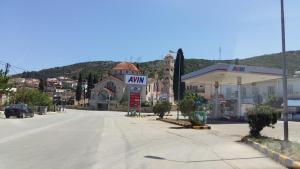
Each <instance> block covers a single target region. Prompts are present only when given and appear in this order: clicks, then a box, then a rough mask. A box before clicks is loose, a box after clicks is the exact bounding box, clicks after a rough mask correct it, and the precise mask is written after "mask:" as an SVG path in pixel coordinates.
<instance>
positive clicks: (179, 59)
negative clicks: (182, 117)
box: [176, 52, 181, 120]
mask: <svg viewBox="0 0 300 169" xmlns="http://www.w3.org/2000/svg"><path fill="white" fill-rule="evenodd" d="M177 54H179V57H178V86H177V92H178V94H177V102H178V106H179V102H180V87H181V86H180V85H181V75H180V65H181V53H178V52H177ZM176 119H177V120H179V108H177V118H176Z"/></svg>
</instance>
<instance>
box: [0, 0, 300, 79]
mask: <svg viewBox="0 0 300 169" xmlns="http://www.w3.org/2000/svg"><path fill="white" fill-rule="evenodd" d="M299 8H300V1H299V0H285V10H286V40H287V50H298V49H300V46H299V45H300V29H299V28H300V11H299ZM219 46H222V59H234V58H246V57H251V56H256V55H262V54H269V53H276V52H280V51H281V41H280V0H126V1H125V0H0V61H1V62H9V63H11V64H13V65H15V66H18V67H21V68H24V69H26V70H39V69H43V68H49V67H55V66H62V65H68V64H73V63H77V62H84V61H94V60H114V61H130V60H132V61H148V60H154V59H161V58H162V57H163V55H165V54H166V53H167V52H168V51H169V49H172V50H174V51H176V50H177V49H178V48H183V51H184V54H185V57H186V58H203V59H218V58H219V56H218V48H219ZM1 62H0V63H1ZM0 66H1V67H3V65H0ZM1 67H0V68H1ZM13 69H14V70H13V71H14V72H21V71H22V70H20V69H17V68H13ZM14 72H12V73H14Z"/></svg>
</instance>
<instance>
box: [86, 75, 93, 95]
mask: <svg viewBox="0 0 300 169" xmlns="http://www.w3.org/2000/svg"><path fill="white" fill-rule="evenodd" d="M92 88H94V83H93V78H92V73H90V74H89V77H88V81H87V95H86V97H87V98H88V99H90V98H91V91H92Z"/></svg>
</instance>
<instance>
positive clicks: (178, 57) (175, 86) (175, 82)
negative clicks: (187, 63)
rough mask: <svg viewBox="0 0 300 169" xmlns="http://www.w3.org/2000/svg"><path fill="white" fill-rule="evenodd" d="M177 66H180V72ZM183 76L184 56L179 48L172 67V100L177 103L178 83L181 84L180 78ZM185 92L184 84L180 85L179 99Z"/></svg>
mask: <svg viewBox="0 0 300 169" xmlns="http://www.w3.org/2000/svg"><path fill="white" fill-rule="evenodd" d="M179 60H180V63H179ZM179 65H180V72H179ZM179 75H180V76H179ZM182 75H184V55H183V51H182V49H181V48H179V49H178V51H177V55H176V60H175V65H174V76H173V92H174V99H175V100H176V101H178V99H177V98H178V82H179V81H180V82H181V76H182ZM184 91H185V83H184V82H181V83H180V95H179V96H180V99H182V98H183V94H184Z"/></svg>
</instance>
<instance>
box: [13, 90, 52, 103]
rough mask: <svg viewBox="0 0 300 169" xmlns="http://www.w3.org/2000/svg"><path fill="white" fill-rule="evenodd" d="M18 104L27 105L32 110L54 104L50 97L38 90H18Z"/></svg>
mask: <svg viewBox="0 0 300 169" xmlns="http://www.w3.org/2000/svg"><path fill="white" fill-rule="evenodd" d="M16 102H17V103H25V104H27V105H28V106H29V107H31V108H32V107H33V106H50V105H51V104H52V101H51V99H50V97H49V96H48V95H47V94H46V93H43V92H41V91H39V90H37V89H23V90H18V91H17V93H16Z"/></svg>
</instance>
